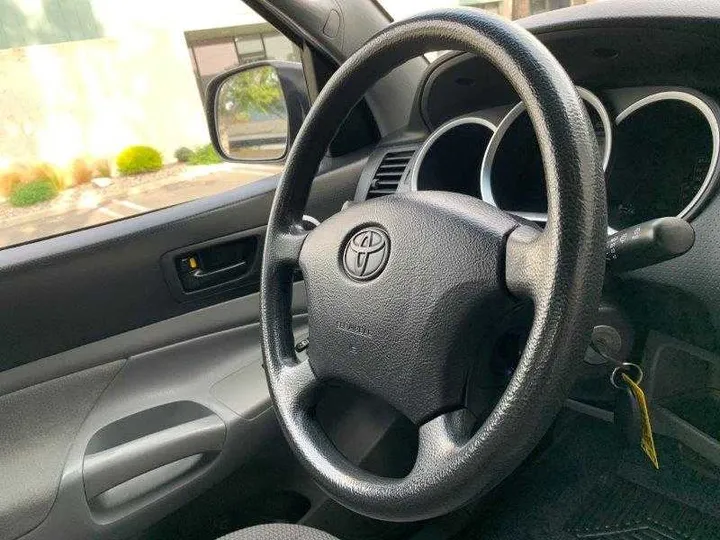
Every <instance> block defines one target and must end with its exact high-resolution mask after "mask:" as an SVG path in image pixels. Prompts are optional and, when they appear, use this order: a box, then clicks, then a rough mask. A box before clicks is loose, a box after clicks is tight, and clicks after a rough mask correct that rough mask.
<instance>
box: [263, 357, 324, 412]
mask: <svg viewBox="0 0 720 540" xmlns="http://www.w3.org/2000/svg"><path fill="white" fill-rule="evenodd" d="M273 376H274V378H275V382H276V384H278V385H279V387H280V388H282V389H283V394H282V396H276V399H282V400H286V402H287V405H289V407H290V409H291V410H295V411H298V410H307V409H309V408H310V407H311V406H312V405H313V404H314V403H315V400H316V397H317V392H318V390H319V389H320V385H321V383H320V380H319V379H318V378H317V377H316V376H315V373H314V372H313V370H312V367H311V366H310V362H308V361H307V360H305V361H302V362H297V363H293V364H285V365H283V366H282V367H281V368H280V369H279V370H277V371H276V373H274V375H273Z"/></svg>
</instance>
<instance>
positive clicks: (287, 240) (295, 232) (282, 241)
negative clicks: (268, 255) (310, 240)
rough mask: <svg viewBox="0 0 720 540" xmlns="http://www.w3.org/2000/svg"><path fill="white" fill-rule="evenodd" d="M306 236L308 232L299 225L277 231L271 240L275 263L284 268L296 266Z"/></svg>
mask: <svg viewBox="0 0 720 540" xmlns="http://www.w3.org/2000/svg"><path fill="white" fill-rule="evenodd" d="M308 234H310V233H309V231H306V230H305V229H303V228H302V226H301V225H293V226H291V227H287V228H285V229H283V230H281V231H278V232H277V233H276V235H275V237H274V238H273V245H274V259H275V261H276V262H277V263H279V264H282V265H285V266H295V265H297V264H298V261H299V260H300V252H301V251H302V247H303V244H304V243H305V239H306V238H307V236H308Z"/></svg>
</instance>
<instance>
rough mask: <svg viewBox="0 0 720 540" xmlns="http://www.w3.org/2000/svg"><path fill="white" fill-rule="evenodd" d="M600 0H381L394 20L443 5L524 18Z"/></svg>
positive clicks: (508, 17)
mask: <svg viewBox="0 0 720 540" xmlns="http://www.w3.org/2000/svg"><path fill="white" fill-rule="evenodd" d="M596 1H598V0H412V1H410V0H379V3H380V4H381V5H382V6H383V8H385V10H386V11H387V12H388V13H389V14H390V16H391V17H392V18H393V19H394V20H396V21H397V20H399V19H404V18H405V17H409V16H410V15H414V14H416V13H420V12H422V11H427V10H429V9H436V8H443V7H458V6H462V7H474V8H478V9H482V10H485V11H489V12H491V13H495V14H496V15H500V16H501V17H505V18H507V19H512V20H515V19H522V18H523V17H528V16H530V15H536V14H538V13H543V12H545V11H552V10H554V9H560V8H566V7H570V6H578V5H582V4H592V3H594V2H596Z"/></svg>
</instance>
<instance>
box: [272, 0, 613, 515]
mask: <svg viewBox="0 0 720 540" xmlns="http://www.w3.org/2000/svg"><path fill="white" fill-rule="evenodd" d="M435 50H459V51H466V52H469V53H473V54H476V55H478V56H481V57H484V58H486V59H487V60H489V61H490V62H491V63H492V64H493V65H494V66H495V67H496V68H497V69H498V70H500V71H501V72H502V73H504V74H505V76H506V77H507V79H508V80H509V81H510V82H511V83H512V85H513V87H514V88H515V90H516V91H517V93H518V94H519V95H520V97H521V98H522V100H523V101H524V103H525V106H526V107H527V111H528V114H529V115H530V118H531V120H532V123H533V126H534V129H535V131H536V133H537V136H538V140H539V143H540V150H541V153H542V157H543V163H544V169H545V178H546V181H547V198H548V220H547V224H546V226H545V229H544V230H543V231H542V232H540V231H538V230H537V229H535V228H533V227H530V226H528V225H525V224H523V223H522V222H521V221H519V220H518V219H517V218H515V217H514V216H511V215H509V214H507V213H505V212H503V211H501V210H499V209H497V208H495V207H492V206H490V205H488V204H486V203H484V202H482V201H480V200H477V199H475V198H472V197H469V196H465V195H459V194H453V193H445V192H419V193H401V194H396V195H391V196H387V197H382V198H377V199H372V200H368V201H366V202H363V203H361V204H356V205H353V206H350V207H349V208H347V209H346V210H344V211H342V212H340V213H338V214H336V215H335V216H333V217H331V218H329V219H328V220H327V221H325V222H324V223H322V224H321V225H320V226H319V227H317V228H316V229H314V230H313V231H312V232H310V233H307V232H306V231H305V230H304V229H303V227H302V216H303V210H304V207H305V204H306V202H307V199H308V194H309V191H310V187H311V184H312V181H313V178H314V176H315V174H316V172H317V168H318V165H319V163H320V161H321V159H322V157H323V155H324V154H325V151H326V148H327V146H328V145H329V143H330V141H331V140H332V138H333V136H334V134H335V132H336V130H337V129H338V126H340V124H341V122H342V121H343V119H344V118H345V117H346V116H347V114H348V113H349V112H350V110H351V109H352V107H353V106H354V105H355V104H356V103H357V102H358V101H359V100H360V99H361V98H362V96H363V94H364V93H365V92H366V91H367V90H368V88H369V87H370V86H371V85H372V84H374V83H375V82H376V81H378V80H379V79H380V78H381V77H382V76H384V75H385V74H387V73H388V72H389V71H390V70H392V69H393V68H395V67H397V66H399V65H400V64H402V63H403V62H405V61H407V60H409V59H411V58H414V57H416V56H418V55H421V54H423V53H425V52H428V51H435ZM606 223H607V214H606V208H605V188H604V179H603V173H602V168H601V161H600V157H599V153H598V150H597V143H596V141H595V137H594V134H593V131H592V128H591V125H590V122H589V120H588V117H587V115H586V112H585V110H584V108H583V105H582V104H581V101H580V98H579V97H578V94H577V92H576V91H575V87H574V85H573V83H572V81H571V80H570V79H569V77H568V76H567V74H566V73H565V72H564V71H563V69H562V67H561V66H560V64H559V63H558V62H557V60H555V58H554V57H553V56H552V55H551V54H550V52H548V50H547V49H546V48H545V47H544V46H543V45H542V44H541V43H540V42H539V41H538V40H537V39H536V38H534V37H533V36H532V35H530V34H529V33H528V32H526V31H525V30H523V29H521V28H520V27H518V26H516V25H514V24H512V23H509V22H505V21H503V20H501V19H500V18H498V17H495V16H491V15H488V14H485V13H483V12H481V11H479V10H468V9H453V10H443V11H434V12H429V13H426V14H423V15H419V16H417V17H414V18H411V19H408V20H404V21H401V22H398V23H395V24H392V25H391V26H389V27H388V28H386V29H385V30H383V31H382V32H380V33H379V34H378V35H376V36H375V37H374V38H372V39H371V40H370V41H369V42H368V43H367V44H365V45H364V46H363V47H362V48H361V49H360V50H358V51H357V52H356V53H355V54H354V55H352V56H351V57H350V58H349V59H348V60H347V62H345V63H344V64H343V65H342V66H340V68H339V69H338V70H337V72H336V73H335V74H334V75H333V77H332V78H331V79H330V80H329V81H328V83H327V84H326V85H325V87H324V88H323V90H322V92H321V93H320V95H319V96H318V98H317V100H316V101H315V103H314V105H313V107H312V110H311V111H310V113H309V115H308V117H307V118H306V120H305V123H304V125H303V126H302V129H301V130H300V133H299V135H298V137H297V139H296V141H295V143H294V145H293V147H292V149H291V151H290V153H289V156H288V159H287V164H286V169H285V172H284V174H283V177H282V180H281V181H280V184H279V186H278V189H277V193H276V194H275V201H274V204H273V208H272V212H271V214H270V221H269V224H268V229H267V237H266V243H265V253H264V258H263V268H262V278H261V289H260V295H261V327H262V346H263V354H264V357H265V368H266V371H267V378H268V383H269V386H270V391H271V395H272V399H273V402H274V405H275V409H276V413H277V415H278V418H279V421H280V424H281V426H282V428H283V431H284V433H285V436H286V437H287V439H288V441H289V443H290V445H291V446H292V448H293V450H294V451H295V453H296V454H297V456H298V458H299V459H300V461H301V463H302V464H303V465H304V466H305V467H306V468H307V470H308V471H310V473H311V474H312V475H313V477H314V478H315V479H316V480H317V482H318V483H319V484H320V485H321V486H322V487H323V489H324V490H326V492H327V493H328V494H329V495H330V496H331V497H333V498H334V499H335V500H337V501H338V502H340V503H342V504H343V505H345V506H346V507H348V508H350V509H352V510H354V511H356V512H359V513H361V514H365V515H367V516H371V517H374V518H378V519H386V520H397V521H400V520H419V519H425V518H429V517H433V516H437V515H440V514H443V513H446V512H449V511H451V510H453V509H455V508H457V507H459V506H461V505H462V504H464V503H466V502H467V501H468V500H470V499H471V498H472V497H473V496H475V495H478V494H481V493H484V492H486V491H487V490H489V489H490V488H492V487H493V486H494V485H496V484H497V483H498V482H500V481H501V480H502V479H503V478H505V477H506V476H507V475H508V474H509V473H510V472H512V470H514V468H516V467H517V466H518V465H519V464H520V462H521V461H522V460H523V459H524V458H525V457H526V456H527V455H528V453H529V452H530V451H531V450H532V448H533V447H534V446H535V445H536V444H537V442H538V441H539V439H540V437H541V436H542V435H543V434H544V432H545V431H546V430H547V428H548V427H549V425H550V423H551V422H552V420H553V418H554V417H555V416H556V414H557V413H558V411H559V409H560V407H561V406H562V404H563V401H564V400H565V398H566V397H567V395H568V392H569V389H570V386H571V384H572V382H573V378H574V374H575V371H576V366H577V365H578V364H579V362H580V361H581V358H582V357H583V354H584V351H585V349H586V347H587V346H588V341H589V335H590V329H591V325H592V322H593V317H594V315H595V313H596V310H597V306H598V302H599V298H600V292H601V287H602V281H603V275H604V268H605V266H604V251H605V241H606V230H607V225H606ZM298 264H299V265H300V268H301V269H302V272H303V275H304V278H305V284H306V287H307V297H308V311H309V328H310V340H311V345H310V349H309V361H306V362H300V361H299V360H298V358H297V356H296V355H295V352H294V348H293V335H292V329H291V315H290V302H291V291H292V277H293V269H294V268H296V267H297V265H298ZM528 300H531V301H532V304H533V307H534V319H533V324H532V329H531V331H530V335H529V338H528V341H527V345H526V346H525V350H524V352H523V354H522V357H521V360H520V362H519V365H518V366H517V368H516V370H515V372H514V374H513V376H512V379H511V381H510V383H509V385H508V386H507V388H506V389H505V391H504V393H503V395H502V396H501V398H500V400H499V401H498V402H497V404H496V405H495V407H494V409H493V410H492V412H491V413H490V415H489V416H488V417H487V418H486V419H485V420H484V422H482V423H481V426H480V427H479V429H476V430H475V431H474V432H473V430H472V429H469V426H472V425H473V421H472V420H473V419H471V418H468V416H469V414H468V413H467V411H465V410H464V409H463V398H464V394H465V392H466V390H467V388H466V384H467V379H468V373H469V371H470V367H471V365H472V363H473V362H476V361H477V353H476V350H477V347H478V345H479V344H480V343H482V340H485V339H490V337H491V331H492V327H493V323H494V322H495V321H497V320H498V318H500V317H502V315H503V313H506V312H508V311H509V310H512V309H513V308H514V307H516V306H517V304H518V302H520V301H526V302H527V301H528ZM329 380H334V381H342V382H344V383H347V384H349V385H352V386H353V387H356V388H359V389H362V390H364V391H367V392H369V393H371V394H373V395H375V396H378V397H379V398H381V399H384V400H385V401H387V402H388V403H389V404H391V405H392V406H393V407H395V408H396V409H397V410H398V411H400V412H401V413H403V414H404V415H406V416H407V417H408V418H409V419H410V420H412V421H413V422H415V423H416V424H417V425H418V428H419V432H418V433H419V435H418V455H417V459H416V462H415V465H414V467H413V468H412V470H411V472H410V473H409V474H408V475H407V476H406V477H404V478H385V477H379V476H376V475H373V474H371V473H369V472H367V471H364V470H362V469H360V468H359V467H356V466H354V465H353V464H351V463H350V462H349V461H348V460H347V459H345V458H344V457H343V456H342V455H341V454H340V453H339V452H338V451H337V450H336V449H335V447H334V446H333V445H332V443H331V442H330V441H329V440H328V438H327V437H326V435H325V434H324V432H323V431H322V429H321V428H320V427H319V425H318V424H317V422H316V421H315V419H314V417H313V414H312V410H313V405H314V403H315V401H316V399H317V396H318V392H317V390H318V388H319V387H320V386H321V384H322V382H323V381H329Z"/></svg>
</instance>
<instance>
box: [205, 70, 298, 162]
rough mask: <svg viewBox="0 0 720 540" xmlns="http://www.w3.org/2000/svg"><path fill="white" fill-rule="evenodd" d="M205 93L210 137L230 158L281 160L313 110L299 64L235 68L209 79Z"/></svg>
mask: <svg viewBox="0 0 720 540" xmlns="http://www.w3.org/2000/svg"><path fill="white" fill-rule="evenodd" d="M207 92H208V93H207V109H206V113H207V120H208V126H209V127H210V136H211V138H212V142H213V146H214V147H215V150H217V152H218V154H220V156H221V157H222V158H223V159H225V160H226V161H234V162H241V163H242V162H255V163H257V162H278V161H282V160H283V159H284V158H285V156H286V154H287V151H288V149H289V148H290V146H291V145H292V141H293V140H294V138H295V135H297V132H298V130H299V129H300V126H301V125H302V121H303V119H304V118H305V114H306V113H307V111H308V110H309V108H310V105H309V99H308V97H307V88H306V85H305V77H304V74H303V70H302V64H300V63H297V62H280V61H262V62H254V63H252V64H247V65H244V66H240V67H237V68H233V69H231V70H229V71H226V72H225V73H221V74H220V75H218V76H217V77H215V78H214V79H213V80H212V81H210V84H209V85H208V91H207Z"/></svg>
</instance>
